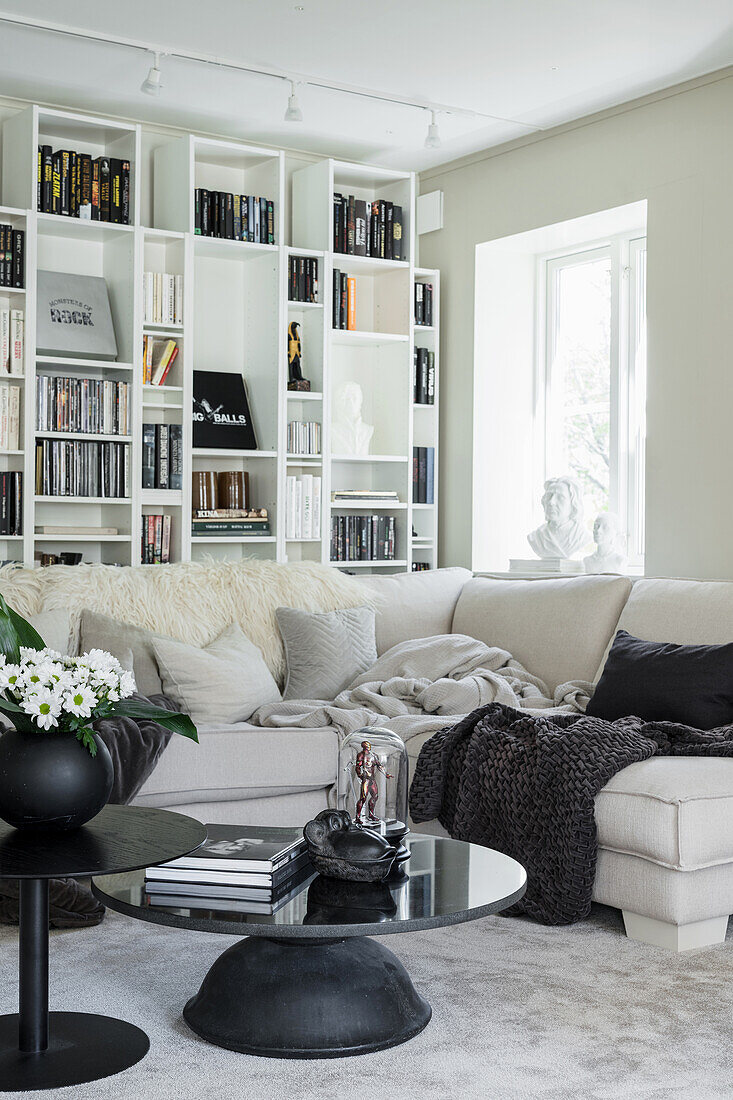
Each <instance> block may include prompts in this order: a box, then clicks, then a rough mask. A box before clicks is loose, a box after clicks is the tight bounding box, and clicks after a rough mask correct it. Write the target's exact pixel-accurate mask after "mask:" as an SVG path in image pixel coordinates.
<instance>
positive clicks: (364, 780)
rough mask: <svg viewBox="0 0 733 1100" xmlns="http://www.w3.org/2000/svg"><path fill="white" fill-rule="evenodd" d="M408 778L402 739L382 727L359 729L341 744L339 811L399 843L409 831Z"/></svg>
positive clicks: (358, 823) (357, 822) (405, 753)
mask: <svg viewBox="0 0 733 1100" xmlns="http://www.w3.org/2000/svg"><path fill="white" fill-rule="evenodd" d="M408 776H409V771H408V760H407V749H406V748H405V743H404V741H403V740H402V738H401V737H398V736H397V734H396V733H392V731H391V730H388V729H383V728H382V727H381V726H362V728H361V729H358V730H354V732H353V733H350V734H348V735H347V736H346V737H345V738H344V739H343V741H342V742H341V748H340V750H339V770H338V809H340V810H346V811H347V812H348V814H349V816H350V817H351V820H352V821H354V822H355V823H356V824H357V825H362V826H363V827H364V828H372V829H379V831H380V832H381V833H382V834H383V835H385V836H386V837H388V838H389V840H391V841H394V842H395V843H399V841H400V840H401V838H402V837H403V836H405V835H406V833H407V831H408V829H407V786H408Z"/></svg>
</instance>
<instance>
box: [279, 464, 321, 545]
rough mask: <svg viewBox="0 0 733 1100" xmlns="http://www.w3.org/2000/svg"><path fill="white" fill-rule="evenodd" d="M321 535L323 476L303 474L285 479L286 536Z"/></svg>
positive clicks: (295, 537)
mask: <svg viewBox="0 0 733 1100" xmlns="http://www.w3.org/2000/svg"><path fill="white" fill-rule="evenodd" d="M320 537H321V478H320V477H316V476H315V475H314V474H301V475H300V476H299V477H293V476H290V477H287V478H286V479H285V538H286V539H318V538H320Z"/></svg>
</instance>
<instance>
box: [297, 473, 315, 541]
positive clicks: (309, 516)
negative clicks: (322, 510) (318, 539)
mask: <svg viewBox="0 0 733 1100" xmlns="http://www.w3.org/2000/svg"><path fill="white" fill-rule="evenodd" d="M302 484H303V490H302V493H303V499H302V505H301V507H302V513H301V514H302V517H303V519H302V523H301V535H300V537H301V538H302V539H309V538H311V532H312V530H313V474H303V477H302Z"/></svg>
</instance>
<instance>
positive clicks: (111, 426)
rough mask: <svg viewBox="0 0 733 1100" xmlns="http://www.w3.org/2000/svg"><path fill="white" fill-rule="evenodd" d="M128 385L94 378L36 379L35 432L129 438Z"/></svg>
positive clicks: (51, 376)
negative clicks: (126, 436) (127, 436)
mask: <svg viewBox="0 0 733 1100" xmlns="http://www.w3.org/2000/svg"><path fill="white" fill-rule="evenodd" d="M130 423H131V411H130V384H129V382H111V381H109V380H106V379H105V380H100V379H98V378H66V377H63V376H56V375H50V374H39V375H38V376H37V378H36V429H37V430H38V431H39V432H89V433H90V434H92V435H129V434H130Z"/></svg>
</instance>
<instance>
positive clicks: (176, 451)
mask: <svg viewBox="0 0 733 1100" xmlns="http://www.w3.org/2000/svg"><path fill="white" fill-rule="evenodd" d="M168 436H169V444H170V479H169V480H170V487H171V489H182V488H183V425H182V424H171V425H169V428H168Z"/></svg>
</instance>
